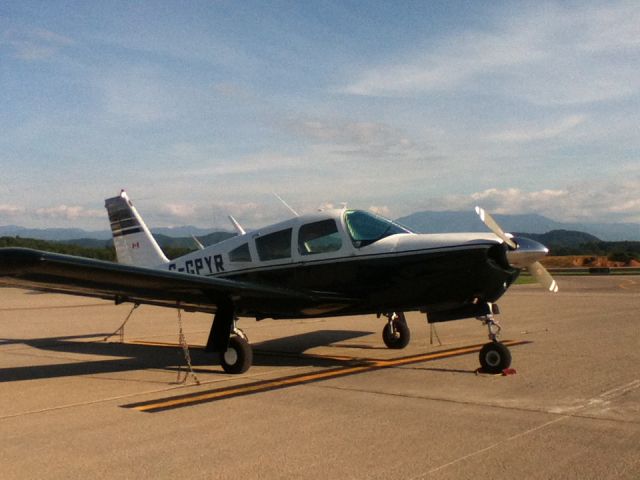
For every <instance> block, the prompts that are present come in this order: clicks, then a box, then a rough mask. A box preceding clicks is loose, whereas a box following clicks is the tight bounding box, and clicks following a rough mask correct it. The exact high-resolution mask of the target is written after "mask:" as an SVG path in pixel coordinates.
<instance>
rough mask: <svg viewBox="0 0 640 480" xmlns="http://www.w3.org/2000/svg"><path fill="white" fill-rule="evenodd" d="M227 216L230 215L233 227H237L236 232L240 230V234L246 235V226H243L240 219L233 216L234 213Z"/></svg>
mask: <svg viewBox="0 0 640 480" xmlns="http://www.w3.org/2000/svg"><path fill="white" fill-rule="evenodd" d="M227 216H228V217H229V220H231V223H232V224H233V228H235V229H236V232H238V235H244V234H245V233H247V232H245V231H244V228H242V225H240V224H239V223H238V221H237V220H236V219H235V218H233V215H227Z"/></svg>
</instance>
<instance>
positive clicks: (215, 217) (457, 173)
mask: <svg viewBox="0 0 640 480" xmlns="http://www.w3.org/2000/svg"><path fill="white" fill-rule="evenodd" d="M0 105H1V108H0V132H1V133H0V168H1V170H2V181H1V182H0V224H18V225H24V226H37V227H53V226H57V227H60V226H79V227H83V228H91V229H94V228H95V229H102V228H106V226H107V220H106V215H105V213H104V210H103V199H104V198H105V197H108V196H113V195H115V194H117V193H118V192H119V190H120V189H121V188H125V189H126V190H127V191H128V192H129V195H130V197H131V198H132V199H133V201H134V203H135V204H136V206H137V207H138V209H139V210H140V211H141V213H142V214H143V216H144V217H145V219H146V220H147V223H148V224H150V225H151V226H171V225H185V224H195V225H199V226H211V227H228V225H227V222H226V220H225V219H226V215H227V214H233V215H234V216H235V217H236V218H238V220H239V221H240V222H241V223H243V224H244V225H246V226H247V227H258V226H260V225H264V224H266V223H269V222H271V221H274V220H281V219H284V218H286V216H287V213H288V211H287V210H286V209H285V208H284V207H283V206H282V205H281V204H280V203H279V202H278V200H277V199H275V197H274V196H273V195H272V194H271V193H272V192H277V193H278V194H279V195H281V196H282V197H283V198H285V199H286V200H287V201H288V202H289V203H290V204H291V205H292V206H293V207H294V208H296V209H297V210H300V211H309V210H313V209H316V208H318V207H322V206H325V205H330V204H340V203H342V202H347V203H348V205H349V206H352V207H354V208H355V207H359V208H366V209H372V210H374V211H378V212H381V213H383V214H385V215H387V216H390V217H394V218H395V217H399V216H402V215H405V214H407V213H410V212H413V211H418V210H444V209H455V210H459V209H471V208H473V206H474V205H476V204H480V205H482V206H484V207H485V208H486V209H488V210H490V211H493V212H498V213H529V212H535V213H540V214H543V215H547V216H549V217H551V218H554V219H557V220H582V221H584V220H593V221H629V222H640V193H639V192H640V129H639V127H638V125H640V109H639V107H640V3H638V2H637V1H631V2H606V3H605V4H604V5H600V2H594V3H589V2H575V3H572V2H559V3H555V2H472V1H467V2H455V1H442V2H427V1H419V2H373V1H362V2H348V1H335V2H327V1H324V2H323V1H318V2H276V1H273V2H252V1H243V2H237V1H201V2H198V1H192V2H160V1H158V2H117V1H109V2H83V1H78V2H63V1H44V2H33V1H25V0H21V1H12V0H9V1H4V2H2V3H1V4H0Z"/></svg>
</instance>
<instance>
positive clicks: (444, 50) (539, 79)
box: [343, 2, 640, 105]
mask: <svg viewBox="0 0 640 480" xmlns="http://www.w3.org/2000/svg"><path fill="white" fill-rule="evenodd" d="M500 13H501V15H500V16H499V17H498V20H496V22H495V25H494V28H493V31H490V32H489V33H486V32H479V31H468V32H466V33H464V34H460V33H456V34H455V36H453V35H452V36H450V37H449V38H446V39H444V40H443V41H441V42H439V43H436V44H434V45H428V46H422V47H421V48H416V49H414V50H413V52H411V53H409V54H407V55H406V56H405V58H404V60H401V61H394V62H390V63H389V64H381V65H378V66H375V67H372V68H369V69H367V70H365V71H364V72H362V73H361V74H360V75H359V76H358V77H356V78H355V79H354V80H353V81H352V82H351V83H350V84H348V85H347V86H346V87H344V89H343V91H344V92H346V93H351V94H356V95H374V96H396V95H400V96H415V95H420V94H425V93H434V92H441V91H460V90H461V89H462V90H471V91H482V92H483V93H487V92H492V93H499V94H502V95H505V96H515V97H520V98H523V99H525V100H527V101H529V102H531V103H535V104H542V105H569V104H581V103H588V102H595V101H601V100H608V99H616V98H622V97H625V96H628V95H632V94H635V93H637V92H638V91H639V90H640V76H639V75H638V74H637V72H638V69H639V64H638V53H639V52H640V41H639V40H638V39H639V38H640V6H638V3H637V2H629V3H607V4H606V5H604V6H597V7H596V6H582V7H580V8H575V7H571V6H567V7H562V6H549V5H547V4H544V5H538V6H536V7H533V8H529V9H525V11H524V12H519V13H518V14H516V15H512V16H509V17H506V18H505V17H504V16H503V15H502V13H503V12H500ZM618 32H619V33H620V34H619V35H618Z"/></svg>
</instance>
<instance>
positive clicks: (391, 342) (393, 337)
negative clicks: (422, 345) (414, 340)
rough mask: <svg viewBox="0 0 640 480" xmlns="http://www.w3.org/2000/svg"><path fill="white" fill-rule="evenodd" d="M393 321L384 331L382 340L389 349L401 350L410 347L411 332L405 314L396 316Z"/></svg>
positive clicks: (388, 323)
mask: <svg viewBox="0 0 640 480" xmlns="http://www.w3.org/2000/svg"><path fill="white" fill-rule="evenodd" d="M394 316H395V318H393V319H392V320H391V321H389V322H387V324H386V325H385V326H384V328H383V329H382V340H383V341H384V344H385V345H386V346H387V347H388V348H393V349H401V348H404V347H406V346H407V345H409V340H411V331H410V330H409V326H408V325H407V321H406V320H405V318H404V313H402V312H400V313H398V314H395V315H394Z"/></svg>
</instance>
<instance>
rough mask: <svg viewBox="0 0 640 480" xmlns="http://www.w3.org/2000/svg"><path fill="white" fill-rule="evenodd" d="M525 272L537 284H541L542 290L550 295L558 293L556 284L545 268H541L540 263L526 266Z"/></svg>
mask: <svg viewBox="0 0 640 480" xmlns="http://www.w3.org/2000/svg"><path fill="white" fill-rule="evenodd" d="M527 270H529V273H530V274H531V276H532V277H533V278H535V279H536V280H537V281H538V283H540V284H542V286H543V287H544V288H546V289H547V290H549V291H550V292H552V293H557V292H558V283H557V282H556V281H555V280H554V279H553V277H552V276H551V274H550V273H549V272H548V271H547V269H546V268H544V267H543V266H542V264H541V263H540V262H533V263H530V264H529V265H527Z"/></svg>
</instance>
